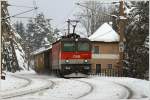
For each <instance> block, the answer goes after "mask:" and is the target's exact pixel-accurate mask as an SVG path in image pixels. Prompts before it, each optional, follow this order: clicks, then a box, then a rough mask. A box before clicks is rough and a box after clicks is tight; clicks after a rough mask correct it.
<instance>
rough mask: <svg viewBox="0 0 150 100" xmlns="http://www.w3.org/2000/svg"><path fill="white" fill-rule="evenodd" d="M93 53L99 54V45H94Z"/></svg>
mask: <svg viewBox="0 0 150 100" xmlns="http://www.w3.org/2000/svg"><path fill="white" fill-rule="evenodd" d="M93 53H94V54H99V46H94V48H93Z"/></svg>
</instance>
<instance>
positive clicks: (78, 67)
mask: <svg viewBox="0 0 150 100" xmlns="http://www.w3.org/2000/svg"><path fill="white" fill-rule="evenodd" d="M90 60H91V44H90V41H89V40H88V39H86V38H80V37H79V36H78V35H76V34H70V35H68V36H66V37H63V38H62V39H60V40H59V41H57V42H55V43H53V45H52V70H53V71H55V72H57V74H60V75H61V76H67V75H69V74H72V73H75V74H78V73H80V74H81V73H82V74H88V73H89V72H90V70H91V64H90Z"/></svg>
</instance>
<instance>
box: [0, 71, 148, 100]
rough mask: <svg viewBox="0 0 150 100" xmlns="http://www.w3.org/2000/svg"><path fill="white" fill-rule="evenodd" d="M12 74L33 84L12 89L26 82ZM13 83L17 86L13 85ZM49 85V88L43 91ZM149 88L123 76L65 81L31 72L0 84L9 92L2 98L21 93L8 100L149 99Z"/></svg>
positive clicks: (19, 74)
mask: <svg viewBox="0 0 150 100" xmlns="http://www.w3.org/2000/svg"><path fill="white" fill-rule="evenodd" d="M11 75H15V76H19V77H23V78H28V79H29V80H32V82H31V84H30V85H28V86H26V87H23V88H20V89H15V90H12V89H13V87H11V86H16V85H17V86H18V87H21V84H19V83H17V82H19V81H20V82H22V84H25V82H24V81H25V80H23V79H16V77H12V76H11ZM10 78H11V79H10ZM14 80H16V81H15V82H16V83H14V84H13V81H14ZM17 80H18V81H17ZM5 83H7V84H5ZM8 83H9V84H8ZM48 85H49V86H51V85H52V86H51V87H50V88H45V87H46V86H48ZM149 85H150V84H149V81H146V80H140V79H134V78H125V77H120V78H119V77H100V76H92V77H89V78H76V79H64V78H58V77H55V76H48V75H37V74H35V73H33V72H17V73H14V74H7V76H6V80H3V81H2V84H1V86H2V87H5V89H4V90H6V89H8V91H5V92H2V91H1V95H2V96H4V95H7V94H8V95H9V94H14V95H16V94H20V93H22V94H23V95H19V96H17V97H13V98H9V100H20V99H21V100H33V99H34V100H75V99H79V100H120V99H123V100H126V99H127V98H131V99H132V100H149V99H148V96H149V94H150V89H149V88H148V87H149ZM9 87H11V88H9ZM14 88H15V87H14ZM43 88H45V89H43ZM9 89H10V90H9ZM24 94H25V95H24Z"/></svg>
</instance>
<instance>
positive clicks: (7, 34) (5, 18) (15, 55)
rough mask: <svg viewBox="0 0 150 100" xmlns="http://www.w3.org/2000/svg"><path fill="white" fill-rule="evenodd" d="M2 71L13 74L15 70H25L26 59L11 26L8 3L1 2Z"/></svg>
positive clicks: (17, 36)
mask: <svg viewBox="0 0 150 100" xmlns="http://www.w3.org/2000/svg"><path fill="white" fill-rule="evenodd" d="M1 4H2V5H1V7H2V21H1V24H2V31H1V32H2V69H3V70H7V71H12V72H15V71H17V70H21V69H23V70H25V69H26V68H27V66H26V59H25V54H24V51H23V49H22V47H21V46H20V42H19V41H20V39H21V37H20V36H19V34H18V33H16V32H15V30H14V28H13V26H12V25H11V21H10V16H9V12H8V9H7V7H8V2H7V1H2V2H1Z"/></svg>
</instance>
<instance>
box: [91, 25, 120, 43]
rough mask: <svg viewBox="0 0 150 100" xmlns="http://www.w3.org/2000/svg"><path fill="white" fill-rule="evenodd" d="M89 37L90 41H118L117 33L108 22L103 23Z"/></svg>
mask: <svg viewBox="0 0 150 100" xmlns="http://www.w3.org/2000/svg"><path fill="white" fill-rule="evenodd" d="M89 39H90V40H91V41H103V42H115V41H119V35H118V34H117V33H116V32H115V31H114V30H113V29H112V27H111V26H110V25H109V24H107V23H104V24H103V25H102V26H101V27H99V28H98V29H97V30H96V32H94V33H93V34H92V35H91V36H90V37H89Z"/></svg>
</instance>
